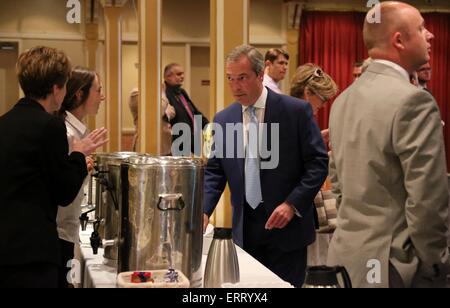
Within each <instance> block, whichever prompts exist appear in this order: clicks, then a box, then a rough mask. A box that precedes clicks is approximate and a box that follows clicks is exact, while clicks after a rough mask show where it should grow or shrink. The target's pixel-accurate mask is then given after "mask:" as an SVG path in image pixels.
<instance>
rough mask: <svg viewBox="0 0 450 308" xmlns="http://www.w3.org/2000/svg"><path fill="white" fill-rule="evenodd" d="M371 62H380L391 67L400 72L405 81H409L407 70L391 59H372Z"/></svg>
mask: <svg viewBox="0 0 450 308" xmlns="http://www.w3.org/2000/svg"><path fill="white" fill-rule="evenodd" d="M373 62H377V63H381V64H384V65H387V66H390V67H392V68H393V69H395V70H396V71H398V72H399V73H400V74H402V76H403V77H405V79H406V81H407V82H410V81H409V74H408V72H407V71H406V70H405V69H404V68H403V67H401V66H400V65H398V64H397V63H394V62H391V61H388V60H381V59H376V60H373Z"/></svg>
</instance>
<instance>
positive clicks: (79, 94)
mask: <svg viewBox="0 0 450 308" xmlns="http://www.w3.org/2000/svg"><path fill="white" fill-rule="evenodd" d="M75 96H76V98H77V101H81V97H82V96H83V91H82V90H78V91H77V93H75Z"/></svg>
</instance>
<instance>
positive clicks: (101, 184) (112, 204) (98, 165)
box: [91, 152, 139, 266]
mask: <svg viewBox="0 0 450 308" xmlns="http://www.w3.org/2000/svg"><path fill="white" fill-rule="evenodd" d="M138 155H139V154H138V153H134V152H117V153H103V154H96V155H95V169H96V193H95V196H96V202H95V203H96V208H95V211H96V212H95V215H96V221H95V222H94V232H93V233H92V236H91V246H92V248H93V250H94V254H96V253H97V250H98V248H99V247H103V248H104V254H103V256H104V258H105V262H106V263H107V264H109V265H113V266H115V265H116V263H117V248H118V247H117V240H118V236H119V222H120V201H121V184H120V164H121V163H122V162H123V161H124V160H125V159H127V158H130V157H133V156H138Z"/></svg>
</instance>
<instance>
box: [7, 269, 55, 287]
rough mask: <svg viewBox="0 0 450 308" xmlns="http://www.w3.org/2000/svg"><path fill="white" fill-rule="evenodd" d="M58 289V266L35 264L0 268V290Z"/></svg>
mask: <svg viewBox="0 0 450 308" xmlns="http://www.w3.org/2000/svg"><path fill="white" fill-rule="evenodd" d="M57 287H58V266H57V265H56V264H47V263H36V264H26V265H14V266H5V267H3V266H0V288H1V289H3V288H15V289H16V288H30V289H41V288H42V289H45V288H52V289H54V288H57Z"/></svg>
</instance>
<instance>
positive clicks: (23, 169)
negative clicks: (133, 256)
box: [0, 98, 87, 266]
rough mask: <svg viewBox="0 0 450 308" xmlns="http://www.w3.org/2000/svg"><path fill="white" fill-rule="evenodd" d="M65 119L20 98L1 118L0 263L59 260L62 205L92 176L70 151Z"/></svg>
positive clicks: (83, 160) (73, 197) (71, 198)
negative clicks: (59, 213) (58, 224)
mask: <svg viewBox="0 0 450 308" xmlns="http://www.w3.org/2000/svg"><path fill="white" fill-rule="evenodd" d="M68 152H69V146H68V143H67V135H66V127H65V125H64V123H63V122H62V121H61V120H60V119H58V118H56V117H54V116H53V115H51V114H49V113H47V112H46V111H45V109H44V108H43V107H42V106H41V105H40V104H39V103H37V102H35V101H33V100H31V99H27V98H24V99H21V100H20V101H19V102H18V103H17V105H16V106H15V107H14V108H13V109H12V110H11V111H9V112H8V113H6V114H5V115H4V116H2V117H0V266H11V265H22V264H31V263H52V264H59V259H60V258H59V245H58V234H57V230H56V215H57V211H58V205H61V206H67V205H69V204H70V203H71V202H72V201H73V200H74V199H75V197H76V195H77V194H78V191H79V190H80V188H81V185H82V184H83V180H84V178H85V177H86V176H87V169H86V160H85V157H84V155H83V154H81V153H72V154H71V155H70V156H69V155H68V154H67V153H68Z"/></svg>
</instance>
